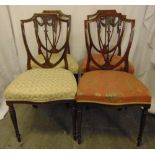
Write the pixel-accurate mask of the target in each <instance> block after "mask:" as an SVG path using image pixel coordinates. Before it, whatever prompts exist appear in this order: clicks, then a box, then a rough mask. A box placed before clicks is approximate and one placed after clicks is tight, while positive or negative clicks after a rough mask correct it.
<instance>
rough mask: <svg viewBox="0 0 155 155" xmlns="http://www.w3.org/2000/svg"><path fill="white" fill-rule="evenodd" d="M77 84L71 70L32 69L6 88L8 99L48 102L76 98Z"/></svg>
mask: <svg viewBox="0 0 155 155" xmlns="http://www.w3.org/2000/svg"><path fill="white" fill-rule="evenodd" d="M76 91H77V84H76V80H75V78H74V75H73V74H72V72H71V71H68V70H65V69H62V68H55V69H41V68H38V69H32V70H28V71H26V72H24V73H22V74H21V75H19V76H18V77H17V78H16V79H15V80H14V81H12V82H11V84H10V85H9V86H8V87H7V88H6V90H5V92H4V95H5V98H6V100H7V101H32V102H48V101H54V100H65V99H74V98H75V94H76Z"/></svg>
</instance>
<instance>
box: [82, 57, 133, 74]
mask: <svg viewBox="0 0 155 155" xmlns="http://www.w3.org/2000/svg"><path fill="white" fill-rule="evenodd" d="M93 58H94V60H95V61H96V62H97V63H98V64H100V65H102V64H104V59H103V56H102V55H101V54H93ZM121 59H122V57H121V56H118V55H114V56H113V58H112V60H111V64H112V65H115V64H116V63H117V62H119V61H120V60H121ZM86 65H87V57H85V58H84V60H83V62H82V65H81V70H82V72H85V71H86ZM124 65H125V64H124V63H121V64H120V65H119V66H117V67H116V68H114V70H117V71H121V70H124ZM97 69H98V67H97V66H96V65H95V64H94V63H93V62H91V63H90V70H91V71H92V70H97ZM128 72H129V73H131V74H133V73H134V67H133V65H132V64H131V63H130V62H129V70H128Z"/></svg>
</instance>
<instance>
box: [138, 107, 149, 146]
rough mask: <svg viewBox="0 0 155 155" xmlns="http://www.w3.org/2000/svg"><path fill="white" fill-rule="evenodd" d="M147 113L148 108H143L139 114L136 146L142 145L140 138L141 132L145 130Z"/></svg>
mask: <svg viewBox="0 0 155 155" xmlns="http://www.w3.org/2000/svg"><path fill="white" fill-rule="evenodd" d="M147 113H148V107H145V106H144V107H143V109H142V114H141V120H140V127H139V133H138V137H137V146H140V145H141V144H142V136H143V131H144V128H145V122H146V115H147Z"/></svg>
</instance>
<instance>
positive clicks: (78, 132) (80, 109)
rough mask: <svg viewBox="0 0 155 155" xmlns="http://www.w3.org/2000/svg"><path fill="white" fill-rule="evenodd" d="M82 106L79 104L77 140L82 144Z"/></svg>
mask: <svg viewBox="0 0 155 155" xmlns="http://www.w3.org/2000/svg"><path fill="white" fill-rule="evenodd" d="M81 125H82V106H81V105H78V106H77V140H78V144H81Z"/></svg>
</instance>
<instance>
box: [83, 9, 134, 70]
mask: <svg viewBox="0 0 155 155" xmlns="http://www.w3.org/2000/svg"><path fill="white" fill-rule="evenodd" d="M92 24H95V25H96V29H97V32H96V33H97V40H96V41H97V45H96V42H95V41H94V37H93V33H95V31H93V30H94V29H93V27H92ZM127 24H128V25H130V27H131V29H130V35H129V40H128V44H127V46H126V47H127V48H126V51H125V52H124V55H123V56H122V59H121V60H120V61H119V62H117V63H116V64H111V61H112V59H113V57H114V55H119V56H120V55H121V53H122V52H121V51H122V48H121V47H122V40H123V36H124V32H125V28H126V25H127ZM134 25H135V21H134V20H130V19H127V18H126V16H125V15H122V14H121V13H117V12H116V10H98V11H97V13H95V14H93V15H88V16H87V20H85V39H86V46H87V51H88V61H87V69H86V70H87V71H89V65H90V62H91V61H92V62H93V63H94V64H95V65H96V66H97V67H98V69H106V70H109V69H114V68H115V67H117V66H118V65H120V64H121V63H125V68H124V70H125V71H128V54H129V51H130V47H131V44H132V37H133V33H134ZM94 51H96V52H97V53H99V54H101V56H102V57H103V64H102V65H101V64H99V63H98V62H96V61H95V59H94V58H93V54H92V52H94Z"/></svg>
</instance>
